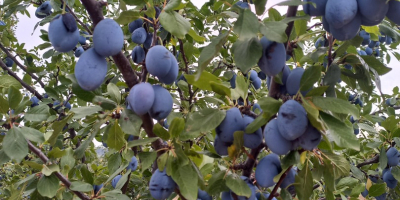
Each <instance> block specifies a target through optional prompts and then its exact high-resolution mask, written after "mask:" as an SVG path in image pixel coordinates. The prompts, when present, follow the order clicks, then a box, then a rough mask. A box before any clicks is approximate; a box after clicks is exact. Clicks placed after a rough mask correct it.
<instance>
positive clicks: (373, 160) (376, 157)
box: [356, 154, 379, 168]
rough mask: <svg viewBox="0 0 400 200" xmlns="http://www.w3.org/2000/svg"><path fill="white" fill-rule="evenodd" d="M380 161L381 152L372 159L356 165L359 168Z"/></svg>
mask: <svg viewBox="0 0 400 200" xmlns="http://www.w3.org/2000/svg"><path fill="white" fill-rule="evenodd" d="M378 162H379V154H378V155H376V156H374V157H373V158H371V159H368V160H366V161H365V162H362V163H360V164H358V165H357V166H356V167H357V168H361V167H363V166H365V165H369V164H374V163H378Z"/></svg>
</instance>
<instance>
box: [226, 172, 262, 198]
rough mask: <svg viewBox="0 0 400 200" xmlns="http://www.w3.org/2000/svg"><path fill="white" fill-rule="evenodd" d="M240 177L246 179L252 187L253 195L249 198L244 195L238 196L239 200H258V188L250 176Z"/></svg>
mask: <svg viewBox="0 0 400 200" xmlns="http://www.w3.org/2000/svg"><path fill="white" fill-rule="evenodd" d="M240 178H241V179H242V180H244V181H245V182H246V184H247V185H248V186H249V187H250V190H251V196H250V197H249V198H247V197H244V196H238V200H256V199H257V198H256V190H257V188H256V186H255V185H253V183H252V182H251V181H250V179H249V178H248V177H246V176H240ZM231 195H232V192H231Z"/></svg>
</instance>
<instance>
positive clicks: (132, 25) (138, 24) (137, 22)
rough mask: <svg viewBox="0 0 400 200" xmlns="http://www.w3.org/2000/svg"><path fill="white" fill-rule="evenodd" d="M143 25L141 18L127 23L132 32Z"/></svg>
mask: <svg viewBox="0 0 400 200" xmlns="http://www.w3.org/2000/svg"><path fill="white" fill-rule="evenodd" d="M142 25H143V20H142V19H137V20H134V21H132V22H131V23H129V25H128V29H129V32H130V33H133V31H135V30H136V29H138V28H140V27H142Z"/></svg>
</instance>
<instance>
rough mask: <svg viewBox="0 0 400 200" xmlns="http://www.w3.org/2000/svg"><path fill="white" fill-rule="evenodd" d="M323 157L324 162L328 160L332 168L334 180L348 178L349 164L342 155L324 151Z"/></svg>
mask: <svg viewBox="0 0 400 200" xmlns="http://www.w3.org/2000/svg"><path fill="white" fill-rule="evenodd" d="M323 156H324V160H329V162H330V163H331V165H332V166H333V170H334V172H335V173H334V175H335V178H339V177H343V176H348V175H349V174H350V163H349V161H348V160H346V158H345V157H344V156H343V155H337V154H334V153H331V152H327V151H325V152H324V154H323Z"/></svg>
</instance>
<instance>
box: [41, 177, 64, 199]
mask: <svg viewBox="0 0 400 200" xmlns="http://www.w3.org/2000/svg"><path fill="white" fill-rule="evenodd" d="M58 188H59V180H58V178H57V177H56V175H54V174H52V175H50V176H42V178H40V180H39V182H38V183H37V190H38V192H39V193H40V195H42V196H44V197H49V198H53V197H54V196H55V195H56V194H57V191H58Z"/></svg>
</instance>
